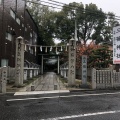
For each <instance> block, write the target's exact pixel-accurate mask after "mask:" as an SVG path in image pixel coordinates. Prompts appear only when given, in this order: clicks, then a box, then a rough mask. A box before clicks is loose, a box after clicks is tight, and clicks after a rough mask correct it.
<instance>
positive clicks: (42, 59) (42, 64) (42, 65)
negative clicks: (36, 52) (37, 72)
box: [41, 55, 43, 74]
mask: <svg viewBox="0 0 120 120" xmlns="http://www.w3.org/2000/svg"><path fill="white" fill-rule="evenodd" d="M41 74H43V55H42V63H41Z"/></svg>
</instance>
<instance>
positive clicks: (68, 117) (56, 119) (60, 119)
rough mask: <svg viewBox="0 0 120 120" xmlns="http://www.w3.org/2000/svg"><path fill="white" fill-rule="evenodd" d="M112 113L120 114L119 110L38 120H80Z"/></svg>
mask: <svg viewBox="0 0 120 120" xmlns="http://www.w3.org/2000/svg"><path fill="white" fill-rule="evenodd" d="M114 113H120V110H116V111H105V112H96V113H87V114H79V115H71V116H64V117H55V118H47V119H40V120H65V119H70V118H80V117H88V116H96V115H105V114H114Z"/></svg>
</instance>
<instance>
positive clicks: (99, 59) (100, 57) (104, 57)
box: [88, 45, 112, 68]
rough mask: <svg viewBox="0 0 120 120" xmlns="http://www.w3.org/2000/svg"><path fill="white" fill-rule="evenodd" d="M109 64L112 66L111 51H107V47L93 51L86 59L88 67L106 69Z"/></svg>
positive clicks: (103, 46)
mask: <svg viewBox="0 0 120 120" xmlns="http://www.w3.org/2000/svg"><path fill="white" fill-rule="evenodd" d="M110 64H112V51H111V50H109V49H108V46H107V45H102V46H101V47H100V48H98V49H95V50H93V51H92V53H91V54H90V56H89V58H88V66H89V67H95V68H107V67H109V65H110Z"/></svg>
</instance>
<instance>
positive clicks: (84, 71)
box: [82, 55, 87, 85]
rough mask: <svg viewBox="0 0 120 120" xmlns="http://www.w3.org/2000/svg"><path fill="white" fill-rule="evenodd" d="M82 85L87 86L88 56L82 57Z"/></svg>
mask: <svg viewBox="0 0 120 120" xmlns="http://www.w3.org/2000/svg"><path fill="white" fill-rule="evenodd" d="M82 84H83V85H87V55H82Z"/></svg>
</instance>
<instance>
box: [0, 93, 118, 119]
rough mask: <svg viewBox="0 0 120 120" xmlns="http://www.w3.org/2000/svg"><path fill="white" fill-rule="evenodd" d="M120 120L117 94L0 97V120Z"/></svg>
mask: <svg viewBox="0 0 120 120" xmlns="http://www.w3.org/2000/svg"><path fill="white" fill-rule="evenodd" d="M66 119H68V120H120V91H83V92H76V93H74V92H72V93H71V92H70V93H61V94H60V93H57V94H41V95H31V96H13V94H7V95H0V120H66Z"/></svg>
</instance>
